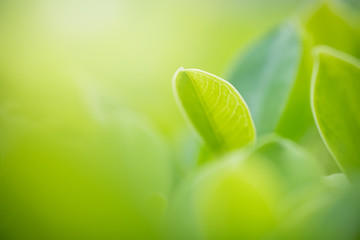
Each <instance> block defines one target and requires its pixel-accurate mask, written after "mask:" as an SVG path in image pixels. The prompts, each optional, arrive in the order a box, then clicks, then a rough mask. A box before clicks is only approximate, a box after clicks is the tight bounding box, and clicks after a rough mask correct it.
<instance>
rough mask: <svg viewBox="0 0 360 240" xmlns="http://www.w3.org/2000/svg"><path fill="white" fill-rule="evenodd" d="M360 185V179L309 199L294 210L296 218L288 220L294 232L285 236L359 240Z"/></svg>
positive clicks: (288, 228)
mask: <svg viewBox="0 0 360 240" xmlns="http://www.w3.org/2000/svg"><path fill="white" fill-rule="evenodd" d="M338 180H339V179H338ZM359 187H360V185H359V182H357V181H355V182H354V184H352V185H348V186H347V187H346V188H345V189H342V191H329V189H328V190H327V191H325V192H323V193H322V194H321V195H318V196H317V197H314V198H313V199H312V200H310V201H308V203H307V204H306V205H305V206H304V207H301V208H298V209H297V211H295V212H294V213H295V214H294V216H293V218H289V219H287V221H286V224H285V225H286V229H287V232H288V233H287V234H290V235H286V234H285V237H284V238H283V239H294V240H303V239H309V240H317V239H329V240H343V239H349V240H350V239H351V240H355V239H359V237H360V228H359V225H360V205H359V202H360V194H359V193H360V191H359V190H360V188H359ZM282 236H284V233H282ZM276 239H279V238H276Z"/></svg>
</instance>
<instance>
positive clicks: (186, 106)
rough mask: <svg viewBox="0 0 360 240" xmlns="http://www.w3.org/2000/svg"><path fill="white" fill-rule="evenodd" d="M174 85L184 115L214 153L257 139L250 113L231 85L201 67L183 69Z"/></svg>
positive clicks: (232, 148)
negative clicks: (199, 68)
mask: <svg viewBox="0 0 360 240" xmlns="http://www.w3.org/2000/svg"><path fill="white" fill-rule="evenodd" d="M173 86H174V95H175V98H176V99H177V102H178V105H179V107H180V109H182V110H183V111H182V112H183V113H184V116H185V117H186V119H188V120H189V122H191V125H192V126H193V127H194V128H195V129H196V130H197V132H198V133H199V134H200V136H201V137H202V138H203V140H204V141H205V142H206V143H207V144H208V145H209V146H210V147H211V149H213V150H214V151H215V152H226V151H231V150H234V149H238V148H241V147H244V146H245V145H248V144H250V143H252V142H254V139H255V128H254V125H253V121H252V118H251V115H250V112H249V110H248V107H247V105H246V103H245V102H244V100H243V99H242V97H241V96H240V95H239V93H238V92H237V91H236V90H235V88H234V87H233V86H232V85H231V84H229V83H228V82H226V81H225V80H223V79H221V78H219V77H217V76H215V75H212V74H210V73H206V72H204V71H201V70H196V69H187V70H186V69H183V68H180V69H179V70H178V71H177V72H176V73H175V76H174V80H173Z"/></svg>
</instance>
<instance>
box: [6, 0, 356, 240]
mask: <svg viewBox="0 0 360 240" xmlns="http://www.w3.org/2000/svg"><path fill="white" fill-rule="evenodd" d="M333 2H334V6H338V9H340V12H341V11H348V9H347V8H346V7H344V6H345V5H346V4H345V5H343V3H342V2H343V1H340V0H337V1H336V0H334V1H333ZM349 3H352V4H353V6H357V5H358V4H357V3H356V1H354V0H353V1H351V0H349ZM317 4H318V1H314V0H239V1H236V0H221V1H220V0H211V1H206V0H199V1H190V0H182V1H177V0H174V1H170V0H158V1H145V0H133V1H130V0H128V1H124V0H27V1H25V0H13V1H10V0H1V1H0V239H4V240H28V239H36V240H42V239H44V240H49V239H59V240H72V239H76V240H80V239H86V240H90V239H104V240H108V239H176V238H179V239H203V238H206V239H234V237H235V236H236V237H238V239H239V238H241V239H259V238H262V237H264V236H266V237H269V239H271V238H272V237H273V236H275V237H274V239H280V237H279V236H286V237H287V236H288V238H285V239H293V237H294V236H303V237H304V238H300V239H305V238H311V239H316V237H319V238H318V239H321V238H322V237H324V236H333V237H334V239H341V236H343V235H336V236H335V235H331V234H324V230H325V229H327V228H328V227H329V226H331V225H332V224H337V223H339V222H340V223H342V221H341V220H342V219H344V221H347V222H351V223H353V224H357V223H358V222H359V216H360V208H359V207H358V205H357V203H358V200H359V194H358V193H359V191H358V186H359V184H354V185H353V186H352V187H349V186H347V185H346V184H348V183H347V180H346V179H345V177H344V178H341V177H340V180H338V179H335V180H334V182H335V185H336V184H337V183H338V182H339V181H342V182H345V185H346V187H344V188H343V187H341V190H338V189H337V187H334V186H332V185H331V184H329V183H327V182H326V181H325V180H323V178H322V176H320V175H321V174H322V172H326V173H334V172H338V171H339V169H338V168H337V167H336V164H335V163H334V162H333V159H331V157H330V155H329V154H328V152H327V150H326V149H325V147H324V145H323V143H322V142H321V139H320V138H319V136H318V135H317V132H316V129H315V125H314V123H313V122H312V120H309V119H311V116H310V115H305V119H306V121H307V122H306V123H308V125H309V129H310V130H309V129H306V130H307V131H306V133H301V134H303V135H301V134H300V135H301V136H298V135H296V134H298V133H296V134H292V132H287V133H289V135H296V137H291V136H290V137H289V138H291V139H292V140H294V141H297V143H299V144H300V145H302V146H303V147H305V148H308V151H307V150H304V149H303V148H302V147H300V146H297V145H296V146H295V145H293V144H295V143H292V142H290V140H289V142H287V140H282V139H281V138H278V137H275V138H274V139H275V140H269V142H266V141H265V143H264V145H260V147H259V149H256V150H254V151H255V152H253V153H251V154H250V153H243V152H236V153H234V155H229V156H225V157H222V158H219V159H220V160H219V159H218V160H217V161H211V160H214V159H215V158H216V157H217V156H213V155H212V154H211V153H209V150H208V149H206V146H203V145H202V143H200V142H199V141H198V139H197V138H196V136H195V135H194V134H193V133H192V132H191V131H190V130H189V129H188V127H187V126H186V123H185V121H184V120H183V118H182V116H181V114H180V112H179V110H178V108H177V106H176V103H175V100H174V97H173V96H172V89H171V78H172V76H173V74H174V72H175V71H176V70H177V69H178V68H179V67H181V66H184V67H185V68H198V69H203V70H205V71H208V72H211V73H213V74H216V75H218V76H220V77H224V78H225V77H226V76H227V75H226V74H227V73H228V72H230V71H231V67H229V66H232V65H234V59H237V57H238V55H239V54H242V53H243V52H244V50H245V49H247V48H248V47H249V46H251V44H253V43H254V41H256V40H257V39H260V38H261V37H262V36H263V34H266V33H267V32H269V31H272V29H273V28H275V27H277V26H278V25H279V24H282V23H283V22H284V21H288V20H289V19H291V20H294V21H295V22H299V24H303V23H306V24H307V25H306V24H305V25H306V27H307V31H308V34H311V33H312V32H315V33H318V32H319V34H313V39H312V40H311V44H309V45H311V46H312V44H327V45H330V46H332V47H335V48H338V49H339V50H341V51H344V52H347V53H350V54H352V55H354V56H355V57H360V45H359V44H358V40H359V39H360V37H359V36H360V31H358V30H359V29H360V24H359V23H360V21H359V19H360V18H359V17H358V15H359V14H358V12H357V11H358V10H359V9H356V8H355V7H353V8H352V11H351V13H352V14H350V15H351V16H350V15H349V18H351V21H352V25H351V24H349V26H348V25H347V23H346V22H345V21H344V20H342V19H340V20H339V19H338V18H336V17H337V15H334V16H336V17H334V16H333V15H332V12H331V11H330V10H329V9H328V8H327V7H326V6H327V5H325V7H323V8H321V9H322V10H321V9H320V10H321V11H318V12H317V14H315V15H312V17H309V16H310V15H311V14H312V11H313V10H314V9H315V10H316V9H317V7H316V6H318V5H317ZM309 9H311V10H309ZM345 9H346V10H345ZM359 11H360V10H359ZM345 15H347V14H345ZM328 19H332V20H331V21H332V24H336V25H342V24H343V25H344V24H345V25H346V27H342V28H341V29H345V30H341V31H340V30H339V32H335V33H334V32H332V31H331V29H332V27H331V26H330V25H331V24H330V23H328ZM322 21H323V22H322ZM300 22H301V23H300ZM323 26H326V27H325V28H323ZM319 28H320V29H321V31H318V29H319ZM342 31H344V32H342ZM320 33H321V34H320ZM340 35H341V36H342V37H341V39H342V40H339V39H340V37H336V38H334V36H340ZM344 39H345V40H344ZM309 48H310V47H309ZM304 54H308V55H309V56H310V57H309V58H311V54H310V53H308V52H307V53H304ZM303 65H304V66H303ZM308 65H310V66H312V63H308V62H306V63H304V64H302V62H301V63H300V66H303V67H304V68H306V69H307V71H304V73H301V74H302V75H304V76H308V75H310V74H311V67H309V66H308ZM309 69H310V70H309ZM309 71H310V73H309ZM299 75H300V74H299ZM302 75H300V76H302ZM298 78H301V77H299V76H298ZM304 81H305V80H304ZM293 97H294V102H295V105H293V106H296V104H298V103H299V102H301V101H302V98H297V95H296V94H295V95H294V96H293ZM306 97H307V95H306ZM298 99H300V100H299V101H297V100H298ZM306 99H307V98H306ZM307 110H308V108H307V106H306V107H305V110H304V112H306V114H309V112H307ZM287 114H288V115H287V116H289V119H291V118H296V115H294V114H293V112H292V111H290V110H289V111H287ZM294 116H295V117H294ZM309 116H310V117H309ZM284 121H285V122H286V119H285V120H284ZM283 126H284V128H283V131H285V132H286V131H287V130H286V129H289V128H290V129H291V126H290V127H289V125H283ZM282 136H285V137H288V136H286V134H282ZM313 136H315V137H313ZM267 144H268V145H274V146H271V149H270V150H269V149H267V148H266V147H267V146H268V145H267ZM261 147H263V149H262V150H261ZM279 149H280V150H279ZM284 149H285V150H284ZM262 151H263V152H262ZM305 156H306V157H305ZM307 156H309V157H307ZM271 158H277V159H279V162H278V163H276V162H275V163H274V162H271V161H270V160H269V159H271ZM288 158H289V159H295V163H294V164H289V165H287V164H285V163H284V159H288ZM314 158H317V160H314V162H312V163H309V162H308V161H309V159H310V160H312V159H314ZM252 159H255V160H254V161H250V160H252ZM299 159H300V160H299ZM301 159H306V160H304V162H301ZM299 161H300V162H301V163H299ZM317 161H319V162H320V163H321V164H320V165H321V166H318V165H319V164H318V162H317ZM198 162H211V163H210V164H208V165H207V164H204V165H205V166H204V168H201V167H202V166H203V165H201V164H198ZM315 162H316V163H315ZM277 164H278V165H277ZM311 164H314V165H311ZM234 166H235V167H234ZM310 166H311V168H312V171H310V172H308V171H307V169H308V168H310ZM214 169H215V170H216V169H217V170H216V171H215V170H214ZM279 169H283V171H282V170H279ZM297 170H299V171H297ZM303 173H306V174H303ZM301 174H303V175H301ZM299 175H301V176H299ZM341 176H342V175H341ZM309 179H311V181H312V184H307V181H310V180H309ZM289 182H290V183H289ZM299 182H301V184H300V183H299ZM328 185H331V186H328ZM241 189H243V190H242V191H241ZM290 189H293V191H291V190H290ZM328 189H331V190H328ZM344 189H345V190H344ZM349 189H351V190H349ZM353 189H355V190H354V191H352V190H353ZM324 192H325V193H324ZM323 193H324V194H323ZM243 196H246V197H245V198H244V197H243ZM323 203H324V204H323ZM325 203H326V204H325ZM343 203H346V205H344V204H343ZM318 206H320V207H318ZM352 206H353V207H352ZM304 209H305V210H304ZM349 209H350V210H349ZM353 209H355V210H353ZM352 210H353V211H352ZM341 211H343V212H345V213H343V212H342V214H339V212H341ZM286 218H289V219H290V220H291V221H285V220H284V219H286ZM329 218H330V220H328V219H329ZM319 219H327V221H328V222H325V221H320V222H319V221H318V220H319ZM331 219H335V220H337V221H331ZM313 222H315V223H318V224H317V225H315V224H311V223H313ZM340 228H341V230H342V231H343V232H344V234H345V233H346V234H347V235H346V234H345V235H346V236H349V238H344V239H350V237H352V236H358V235H356V234H358V233H357V232H356V231H355V230H354V229H356V226H355V227H354V226H352V225H351V226H348V225H345V224H344V223H343V224H342V225H341V224H340ZM299 233H302V234H303V235H300V234H299ZM314 236H315V237H314ZM336 237H338V238H336Z"/></svg>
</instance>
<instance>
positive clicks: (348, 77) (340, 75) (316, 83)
mask: <svg viewBox="0 0 360 240" xmlns="http://www.w3.org/2000/svg"><path fill="white" fill-rule="evenodd" d="M315 52H316V59H315V66H314V72H313V79H312V93H311V96H312V109H313V114H314V117H315V121H316V122H317V126H318V129H319V131H320V133H321V135H322V137H323V140H324V142H325V143H326V145H327V147H328V149H329V151H330V152H331V153H332V155H333V156H334V158H335V159H336V160H337V162H338V164H339V165H340V167H341V168H342V169H343V171H344V172H345V173H346V174H350V173H352V172H355V171H359V170H360V147H359V143H360V111H359V109H360V108H359V106H360V62H359V61H358V60H356V59H354V58H352V57H351V56H349V55H346V54H345V53H342V52H339V51H336V50H334V49H331V48H329V47H318V48H317V49H316V51H315Z"/></svg>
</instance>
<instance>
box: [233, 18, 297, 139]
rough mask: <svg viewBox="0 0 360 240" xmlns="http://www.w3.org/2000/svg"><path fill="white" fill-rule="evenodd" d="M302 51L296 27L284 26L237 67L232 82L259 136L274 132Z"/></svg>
mask: <svg viewBox="0 0 360 240" xmlns="http://www.w3.org/2000/svg"><path fill="white" fill-rule="evenodd" d="M301 52H302V46H301V40H300V37H299V35H298V33H297V31H296V28H295V26H293V25H291V24H285V25H283V26H280V27H279V28H278V29H275V30H274V31H273V32H271V33H270V34H268V35H267V36H265V37H264V38H263V39H262V40H261V41H260V42H258V43H256V44H255V45H253V46H252V47H251V48H250V49H249V50H248V51H247V52H246V53H245V54H244V55H242V57H241V58H240V59H239V61H238V62H237V63H236V64H235V67H234V71H233V73H232V74H230V77H229V81H230V82H231V83H232V84H233V85H234V87H235V88H236V89H237V90H238V91H239V92H240V93H241V95H242V96H243V97H244V99H245V101H246V102H247V103H248V104H249V108H250V110H251V112H252V114H253V117H254V122H255V126H256V129H257V132H258V134H259V135H262V134H264V133H269V132H273V131H274V130H275V128H276V126H277V124H278V122H279V119H280V117H281V115H282V113H283V111H284V109H285V107H286V103H287V101H288V99H289V95H290V92H291V89H292V87H293V84H294V81H295V79H296V74H297V70H298V67H299V62H300V58H301Z"/></svg>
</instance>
